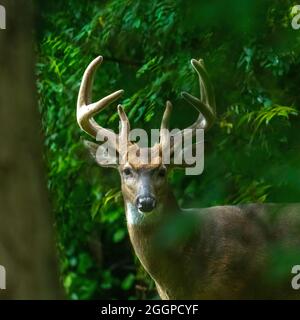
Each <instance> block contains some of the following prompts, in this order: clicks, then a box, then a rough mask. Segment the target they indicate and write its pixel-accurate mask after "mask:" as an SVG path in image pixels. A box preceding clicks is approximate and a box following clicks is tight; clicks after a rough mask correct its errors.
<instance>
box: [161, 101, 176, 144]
mask: <svg viewBox="0 0 300 320" xmlns="http://www.w3.org/2000/svg"><path fill="white" fill-rule="evenodd" d="M172 108H173V106H172V103H171V102H170V101H167V102H166V108H165V112H164V115H163V118H162V121H161V125H160V144H161V148H162V150H163V149H164V148H165V147H166V146H167V145H168V143H169V135H168V133H167V129H169V122H170V117H171V112H172Z"/></svg>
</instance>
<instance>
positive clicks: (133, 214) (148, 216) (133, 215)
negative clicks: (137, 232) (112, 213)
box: [126, 203, 159, 225]
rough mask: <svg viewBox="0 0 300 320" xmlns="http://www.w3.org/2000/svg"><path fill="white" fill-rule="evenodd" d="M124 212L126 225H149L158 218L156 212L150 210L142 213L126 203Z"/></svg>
mask: <svg viewBox="0 0 300 320" xmlns="http://www.w3.org/2000/svg"><path fill="white" fill-rule="evenodd" d="M126 211H127V214H126V218H127V223H129V224H132V225H141V224H146V223H151V222H153V220H156V219H155V217H157V216H159V214H158V212H157V210H152V211H150V212H142V211H140V210H139V209H137V208H136V207H135V206H134V205H132V204H131V203H127V210H126Z"/></svg>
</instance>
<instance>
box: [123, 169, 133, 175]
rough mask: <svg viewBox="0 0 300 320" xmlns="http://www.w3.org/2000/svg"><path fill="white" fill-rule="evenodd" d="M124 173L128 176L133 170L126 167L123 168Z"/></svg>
mask: <svg viewBox="0 0 300 320" xmlns="http://www.w3.org/2000/svg"><path fill="white" fill-rule="evenodd" d="M123 173H124V174H125V176H127V177H128V176H130V175H132V170H131V169H130V168H125V169H124V170H123Z"/></svg>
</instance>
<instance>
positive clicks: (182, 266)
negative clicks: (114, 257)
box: [77, 57, 300, 299]
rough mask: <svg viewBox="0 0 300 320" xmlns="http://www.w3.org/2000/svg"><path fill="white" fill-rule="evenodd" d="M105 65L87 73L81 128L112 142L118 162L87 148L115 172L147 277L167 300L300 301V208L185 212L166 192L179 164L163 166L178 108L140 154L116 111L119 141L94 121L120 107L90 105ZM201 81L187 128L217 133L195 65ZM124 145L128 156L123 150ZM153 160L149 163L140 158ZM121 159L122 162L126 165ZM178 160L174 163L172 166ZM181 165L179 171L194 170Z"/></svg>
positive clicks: (205, 83) (210, 100)
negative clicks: (298, 268)
mask: <svg viewBox="0 0 300 320" xmlns="http://www.w3.org/2000/svg"><path fill="white" fill-rule="evenodd" d="M101 62H102V57H98V58H96V59H95V60H94V61H93V62H92V63H91V64H90V65H89V66H88V68H87V70H86V71H85V74H84V76H83V80H82V83H81V87H80V91H79V96H78V104H77V120H78V124H79V126H80V127H81V128H82V129H83V130H84V131H85V132H87V133H88V134H90V135H91V136H93V137H96V135H97V137H98V135H100V136H101V137H106V138H108V140H111V141H112V142H111V148H112V149H113V150H115V151H116V152H117V153H118V155H119V160H118V161H116V162H115V161H110V159H109V157H110V153H109V152H108V154H107V155H108V159H107V158H106V159H105V161H103V158H101V157H100V158H101V159H100V160H99V157H98V153H99V152H100V153H101V154H102V153H103V149H101V147H99V145H98V144H95V143H92V142H87V143H86V144H87V146H88V148H89V150H90V152H91V154H92V155H93V156H94V158H95V160H96V162H98V164H99V165H101V166H110V167H112V166H113V167H116V168H117V169H118V171H119V173H120V177H121V185H122V194H123V198H124V206H125V212H126V220H127V226H128V231H129V235H130V240H131V243H132V245H133V248H134V251H135V253H136V255H137V257H138V258H139V260H140V262H141V263H142V265H143V267H144V268H145V270H146V271H147V272H148V273H149V275H150V276H151V277H152V278H153V279H154V281H155V283H156V286H157V290H158V293H159V295H160V297H161V298H162V299H234V298H238V299H259V298H265V299H272V298H300V293H299V292H297V291H295V290H293V289H292V288H291V280H292V275H291V270H292V267H293V266H294V265H297V264H300V250H299V248H300V205H298V204H287V205H274V204H248V205H239V206H218V207H211V208H198V209H186V210H184V209H181V208H180V207H179V206H178V204H177V202H176V198H175V196H174V195H173V193H172V191H171V188H170V186H169V184H168V179H167V176H168V173H169V171H170V170H171V169H173V168H174V167H175V166H178V165H175V162H171V163H168V164H166V163H165V162H164V157H163V150H165V148H166V146H168V147H170V150H171V151H170V154H171V158H172V157H174V156H175V155H174V153H175V151H176V146H177V142H176V141H177V140H176V139H173V140H172V139H169V137H168V136H167V135H166V131H165V130H166V129H167V127H168V122H169V118H170V112H171V108H172V105H171V103H170V102H167V104H166V110H165V113H164V115H163V120H162V124H161V131H160V141H159V143H157V144H155V145H154V146H153V147H152V148H141V147H139V146H138V145H137V144H136V143H133V142H131V141H130V139H129V136H128V131H129V130H130V125H129V121H128V119H127V116H126V114H125V112H124V110H123V108H122V106H120V105H119V106H118V112H119V116H120V119H121V127H120V133H119V134H118V135H117V134H115V133H114V132H112V131H110V130H107V129H105V128H102V127H101V126H100V125H99V124H97V123H96V121H95V120H94V118H93V116H94V115H95V114H96V113H97V112H99V111H101V110H102V109H103V108H105V107H106V106H107V105H108V104H110V103H112V102H114V101H115V100H116V99H118V98H119V97H120V96H121V95H122V93H123V91H122V90H119V91H116V92H115V93H112V94H110V95H109V96H107V97H105V98H103V99H101V100H100V101H98V102H95V103H91V102H90V100H91V99H90V94H91V86H92V76H93V74H94V72H95V69H96V67H97V66H98V65H99V64H100V63H101ZM192 66H193V68H194V69H195V70H196V72H197V74H198V76H199V82H200V93H201V99H198V98H196V97H194V96H191V95H190V94H188V93H183V98H184V99H185V100H186V101H187V102H188V103H190V104H192V105H193V106H194V107H195V108H196V109H198V111H199V117H198V119H197V120H196V122H195V123H194V124H193V125H191V126H190V127H189V128H190V129H192V130H191V132H192V134H193V135H194V134H195V132H196V130H197V129H205V130H207V129H208V128H210V127H211V125H212V123H213V121H214V119H215V110H216V108H215V100H214V95H213V88H212V85H211V83H210V81H209V78H208V75H207V73H206V70H205V68H204V64H203V61H202V60H199V61H196V60H192ZM124 145H126V146H127V147H128V148H127V149H124V148H123V147H124ZM152 152H153V154H154V155H155V156H154V157H150V159H151V161H150V163H148V162H147V163H146V162H145V161H143V156H142V157H141V156H140V155H141V154H142V155H144V156H145V155H147V154H148V155H149V154H151V155H152ZM120 159H121V160H120ZM172 159H173V158H172ZM188 166H189V165H188V164H187V163H182V164H181V165H180V167H181V168H184V167H188Z"/></svg>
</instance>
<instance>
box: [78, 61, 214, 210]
mask: <svg viewBox="0 0 300 320" xmlns="http://www.w3.org/2000/svg"><path fill="white" fill-rule="evenodd" d="M102 61H103V58H102V57H101V56H99V57H97V58H96V59H95V60H93V61H92V62H91V63H90V65H89V66H88V67H87V69H86V71H85V73H84V75H83V79H82V83H81V86H80V90H79V95H78V103H77V121H78V124H79V126H80V128H81V129H82V130H83V131H85V132H86V133H88V134H89V135H90V136H92V137H93V138H97V139H98V140H99V139H100V140H102V141H103V139H105V140H106V141H107V142H108V143H109V149H110V151H112V152H107V150H104V148H103V147H101V146H100V145H98V144H96V143H93V142H86V145H87V147H88V149H89V150H90V152H91V154H92V155H93V157H94V158H95V160H96V162H98V164H99V165H100V166H107V167H115V168H117V169H118V170H119V173H120V176H121V181H122V193H123V196H124V200H125V202H126V203H128V204H130V205H131V206H133V207H135V208H136V209H137V210H138V212H140V213H146V212H151V211H153V210H154V209H155V208H156V207H157V206H160V205H161V204H163V203H164V202H165V201H164V198H165V195H166V194H167V189H168V183H167V176H168V172H169V170H170V169H171V168H173V167H175V166H176V167H181V168H185V167H186V166H189V165H188V164H186V163H182V164H180V165H175V164H174V163H173V162H172V159H173V158H174V155H175V152H176V147H177V145H176V144H177V142H176V141H178V139H176V136H179V135H182V134H184V132H183V131H179V132H177V133H176V135H175V136H173V137H172V138H173V139H170V136H169V134H168V126H169V119H170V115H171V110H172V104H171V102H170V101H167V103H166V108H165V112H164V114H163V118H162V122H161V126H160V139H159V142H158V143H156V144H155V145H154V146H153V147H151V148H141V147H139V146H138V144H137V143H134V142H132V141H130V138H129V132H130V124H129V120H128V118H127V116H126V114H125V112H124V109H123V107H122V106H121V105H118V114H119V117H120V130H119V133H118V134H116V133H114V132H113V131H111V130H109V129H106V128H103V127H102V126H100V125H99V124H98V123H97V122H96V121H95V120H94V118H93V117H94V116H95V115H96V114H97V113H98V112H100V111H101V110H103V109H104V108H105V107H107V106H108V105H110V104H111V103H113V102H115V101H116V100H117V99H119V98H120V97H121V95H122V94H123V90H119V91H116V92H114V93H112V94H110V95H108V96H106V97H104V98H102V99H101V100H99V101H97V102H94V103H92V102H91V90H92V84H93V75H94V73H95V71H96V68H97V67H98V66H99V65H100V64H101V63H102ZM191 64H192V67H193V68H194V70H195V71H196V72H197V74H198V76H199V82H200V96H201V98H200V99H199V98H197V97H195V96H192V95H190V94H189V93H187V92H183V93H182V97H183V98H184V99H185V100H186V101H187V102H188V103H189V104H191V105H192V106H193V107H195V108H196V109H197V110H198V112H199V116H198V118H197V120H196V121H195V122H194V123H193V124H192V125H191V126H190V127H188V129H191V130H189V132H190V133H191V135H192V136H193V135H194V134H195V132H196V129H205V130H207V129H209V128H210V127H211V125H212V124H213V122H214V120H215V98H214V94H213V87H212V85H211V83H210V81H209V77H208V75H207V72H206V70H205V68H204V63H203V60H199V61H197V60H195V59H192V60H191ZM167 148H168V150H169V152H170V154H169V156H170V160H171V161H170V163H169V164H166V163H165V162H164V158H163V150H165V149H167ZM105 152H106V154H105V157H102V156H103V153H105ZM110 154H116V155H117V157H115V156H114V157H111V156H110ZM144 158H147V159H151V161H150V162H149V161H144ZM99 159H100V160H99Z"/></svg>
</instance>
